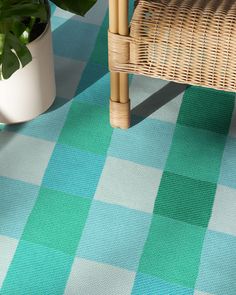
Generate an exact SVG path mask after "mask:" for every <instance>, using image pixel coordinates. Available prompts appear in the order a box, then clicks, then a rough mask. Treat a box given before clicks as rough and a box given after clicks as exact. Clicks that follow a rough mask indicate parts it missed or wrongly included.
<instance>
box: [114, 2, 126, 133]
mask: <svg viewBox="0 0 236 295" xmlns="http://www.w3.org/2000/svg"><path fill="white" fill-rule="evenodd" d="M109 30H110V32H112V33H115V34H120V35H125V36H126V35H128V33H129V28H128V0H109ZM110 124H111V126H112V127H114V128H122V129H127V128H129V127H130V100H129V82H128V74H125V73H115V72H111V98H110Z"/></svg>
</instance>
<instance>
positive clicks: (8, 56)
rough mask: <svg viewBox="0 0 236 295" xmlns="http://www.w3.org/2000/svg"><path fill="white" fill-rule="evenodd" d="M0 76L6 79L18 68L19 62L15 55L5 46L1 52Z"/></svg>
mask: <svg viewBox="0 0 236 295" xmlns="http://www.w3.org/2000/svg"><path fill="white" fill-rule="evenodd" d="M1 59H2V76H3V78H4V79H8V78H10V77H11V75H12V74H13V73H14V72H15V71H17V70H18V69H19V68H20V63H19V60H18V58H17V56H16V55H15V54H14V53H13V52H12V51H11V48H10V47H8V46H5V49H4V52H3V54H2V58H1Z"/></svg>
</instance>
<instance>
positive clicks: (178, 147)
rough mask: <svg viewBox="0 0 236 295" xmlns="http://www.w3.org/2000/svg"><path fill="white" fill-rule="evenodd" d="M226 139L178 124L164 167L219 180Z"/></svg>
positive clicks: (186, 174)
mask: <svg viewBox="0 0 236 295" xmlns="http://www.w3.org/2000/svg"><path fill="white" fill-rule="evenodd" d="M225 141H226V137H225V136H224V135H222V134H218V133H213V132H210V131H207V130H201V129H197V128H192V127H186V126H181V125H178V124H177V126H176V129H175V132H174V136H173V140H172V146H171V149H170V153H169V156H168V159H167V162H166V166H165V170H166V171H169V172H172V173H175V174H179V175H183V176H187V177H190V178H194V179H198V180H202V181H208V182H215V183H216V182H217V180H218V177H219V171H220V165H221V158H222V155H223V151H224V146H225Z"/></svg>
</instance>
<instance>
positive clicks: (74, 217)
mask: <svg viewBox="0 0 236 295" xmlns="http://www.w3.org/2000/svg"><path fill="white" fill-rule="evenodd" d="M90 203H91V201H90V200H89V199H88V198H80V197H78V196H72V195H68V194H65V193H62V192H58V191H53V190H49V189H45V188H41V191H40V194H39V197H38V199H37V202H36V205H35V207H34V209H33V211H32V213H31V215H30V217H29V219H28V222H27V224H26V227H25V231H24V233H23V236H22V239H23V240H27V241H30V242H33V243H36V244H41V245H44V246H47V247H49V248H53V249H57V250H61V251H63V252H64V253H67V254H70V255H74V254H75V251H76V248H77V245H78V242H79V239H80V237H81V234H82V230H83V228H84V225H85V222H86V218H87V214H88V211H89V208H90Z"/></svg>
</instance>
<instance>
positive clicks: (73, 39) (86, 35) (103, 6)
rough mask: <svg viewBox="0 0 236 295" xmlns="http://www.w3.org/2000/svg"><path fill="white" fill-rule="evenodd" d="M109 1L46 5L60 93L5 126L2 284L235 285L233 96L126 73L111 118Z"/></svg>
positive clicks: (187, 291)
mask: <svg viewBox="0 0 236 295" xmlns="http://www.w3.org/2000/svg"><path fill="white" fill-rule="evenodd" d="M107 2H108V1H107V0H99V1H98V3H97V4H96V6H95V7H94V8H93V9H92V10H91V11H90V12H89V13H88V14H87V16H86V17H85V18H82V17H78V16H74V15H72V14H70V13H66V12H64V11H62V10H60V9H58V8H56V7H55V6H52V14H53V15H52V30H53V45H54V52H55V71H56V82H57V98H56V101H55V103H54V105H53V106H52V107H51V108H50V109H49V110H48V111H47V112H46V113H45V114H43V115H41V116H40V117H38V118H36V119H35V120H33V121H31V122H28V123H25V124H18V125H12V126H4V125H1V127H0V294H1V295H63V294H65V295H130V294H132V295H191V294H192V295H210V294H211V295H213V294H216V295H235V294H236V109H235V94H234V93H229V92H223V91H216V90H211V89H206V88H201V87H192V86H185V85H180V84H175V83H172V82H167V81H162V80H159V79H150V78H146V77H142V76H132V77H130V97H131V101H132V109H133V110H132V127H131V128H130V129H128V130H119V129H116V130H113V129H112V128H111V127H110V125H109V113H108V111H109V92H110V89H109V73H108V66H107V27H108V11H107V9H108V7H107ZM131 6H132V5H131ZM131 8H132V7H131Z"/></svg>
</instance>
